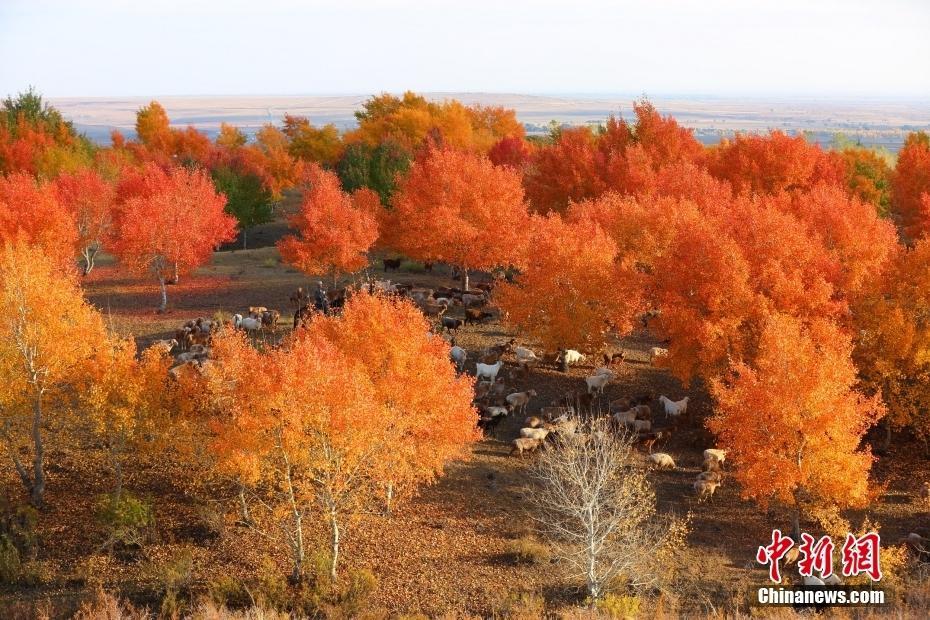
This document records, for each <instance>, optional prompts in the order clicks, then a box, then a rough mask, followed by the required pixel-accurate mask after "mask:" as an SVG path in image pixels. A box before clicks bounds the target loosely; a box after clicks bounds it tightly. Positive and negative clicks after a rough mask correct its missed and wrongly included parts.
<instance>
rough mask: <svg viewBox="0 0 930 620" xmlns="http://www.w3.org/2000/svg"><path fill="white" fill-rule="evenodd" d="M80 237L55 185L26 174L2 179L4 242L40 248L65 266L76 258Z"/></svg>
mask: <svg viewBox="0 0 930 620" xmlns="http://www.w3.org/2000/svg"><path fill="white" fill-rule="evenodd" d="M77 237H78V235H77V232H76V229H75V225H74V218H73V216H72V214H71V213H70V212H69V211H68V209H65V208H64V207H62V205H61V203H60V202H59V201H58V198H57V196H56V195H55V188H54V187H53V186H51V185H48V184H44V183H38V182H37V181H36V180H35V179H34V178H32V177H31V176H29V175H27V174H25V173H16V174H11V175H9V176H7V177H0V239H2V240H13V239H22V240H24V241H27V242H29V243H30V244H32V245H37V246H39V247H41V248H42V250H43V251H44V252H45V253H46V254H47V255H48V256H50V257H51V258H52V259H53V260H54V261H55V262H56V264H58V265H59V266H61V267H64V266H66V265H68V264H69V263H70V262H71V261H72V260H73V259H74V248H75V246H76V245H77Z"/></svg>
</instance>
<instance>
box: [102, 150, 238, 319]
mask: <svg viewBox="0 0 930 620" xmlns="http://www.w3.org/2000/svg"><path fill="white" fill-rule="evenodd" d="M121 189H123V194H122V196H121V199H122V202H121V203H120V205H119V206H118V208H117V211H116V221H115V233H114V238H113V244H112V245H113V252H114V253H115V254H116V255H117V256H118V257H119V259H120V261H121V263H122V264H123V265H124V266H125V267H126V268H127V269H129V270H130V271H132V272H134V273H136V274H139V275H148V276H150V277H153V278H154V279H156V280H157V281H158V282H159V283H160V284H161V289H162V303H161V308H162V309H164V308H165V307H166V305H167V293H166V291H165V283H166V282H167V281H168V280H171V279H173V278H176V277H177V276H179V275H184V274H187V273H190V272H191V271H192V270H193V269H194V268H196V267H199V266H200V265H202V264H204V263H206V262H207V261H208V260H209V259H210V257H211V256H212V253H213V251H214V250H215V249H216V247H217V246H218V245H219V244H220V243H222V242H224V241H230V240H232V239H233V238H235V230H236V222H235V220H234V219H233V218H231V217H230V216H229V215H227V214H226V213H225V211H224V210H223V207H224V205H225V203H226V200H225V198H224V197H223V196H222V195H221V194H217V193H216V190H215V189H214V187H213V182H212V181H211V180H210V177H209V176H208V175H207V174H206V173H205V172H202V171H196V170H195V171H190V170H187V169H186V168H181V167H177V168H172V169H170V170H168V171H167V172H166V171H165V170H163V169H162V168H160V167H158V166H156V165H155V164H149V165H147V166H146V167H145V168H144V169H143V170H142V171H140V172H138V173H132V175H131V177H129V178H127V179H126V180H125V182H124V183H123V184H122V185H121Z"/></svg>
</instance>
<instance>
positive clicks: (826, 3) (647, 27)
mask: <svg viewBox="0 0 930 620" xmlns="http://www.w3.org/2000/svg"><path fill="white" fill-rule="evenodd" d="M928 69H930V1H928V0H871V1H866V0H614V1H608V0H604V1H597V2H595V1H590V0H571V1H563V2H556V1H554V0H525V1H524V0H494V1H487V0H468V1H467V2H453V1H449V0H446V1H433V0H419V1H414V0H369V1H362V0H319V1H317V0H303V1H299V0H251V1H246V0H202V1H198V0H96V1H93V0H0V95H3V94H6V93H14V92H19V91H22V90H24V89H26V88H27V87H28V86H30V85H32V86H35V87H36V88H37V89H38V90H39V92H41V93H42V94H43V95H45V96H47V97H70V96H74V97H89V96H96V97H106V96H157V95H313V94H370V93H376V92H381V91H387V92H400V91H403V90H408V89H410V90H415V91H421V92H434V93H435V92H466V91H467V92H494V93H524V94H553V95H558V94H572V95H579V94H591V95H598V94H600V95H604V94H634V95H639V94H645V95H648V96H665V95H700V96H724V97H732V96H812V97H824V98H844V97H880V98H911V99H930V70H928Z"/></svg>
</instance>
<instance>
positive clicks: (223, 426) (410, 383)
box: [207, 294, 477, 578]
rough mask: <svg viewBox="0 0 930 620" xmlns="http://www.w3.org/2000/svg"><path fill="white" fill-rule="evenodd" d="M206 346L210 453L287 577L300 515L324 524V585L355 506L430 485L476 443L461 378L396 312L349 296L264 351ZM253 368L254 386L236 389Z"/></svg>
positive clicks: (295, 559)
mask: <svg viewBox="0 0 930 620" xmlns="http://www.w3.org/2000/svg"><path fill="white" fill-rule="evenodd" d="M215 347H216V363H215V366H214V368H211V370H210V371H209V372H208V375H207V376H208V381H209V385H210V388H209V390H210V394H211V402H212V405H211V406H210V410H211V417H212V420H213V422H212V424H211V429H212V431H213V438H212V440H211V442H210V449H211V451H212V452H213V454H214V455H215V457H216V458H217V459H218V462H219V463H220V467H221V468H222V469H221V470H222V471H225V472H228V473H229V474H230V475H232V476H233V477H234V478H235V479H237V480H238V481H239V483H240V484H241V485H242V487H243V489H244V493H243V504H242V505H243V507H246V506H248V504H249V501H250V498H254V497H260V498H262V502H261V504H260V505H262V506H265V507H266V508H267V509H268V511H267V512H266V513H263V514H261V515H259V514H252V513H249V514H250V518H254V519H255V522H254V527H259V528H261V527H265V525H263V524H268V527H269V528H273V529H272V530H269V531H271V532H273V536H274V537H275V539H278V540H280V541H281V543H282V545H283V546H284V548H287V549H288V550H289V557H290V559H291V566H292V572H293V574H294V577H296V578H300V577H301V576H302V575H303V574H304V571H305V570H306V561H307V560H306V555H305V543H304V542H303V541H304V533H303V528H304V523H305V520H306V519H309V518H311V515H319V517H321V518H322V519H323V520H324V521H325V522H326V523H327V525H328V529H329V533H330V544H329V550H330V555H329V558H328V560H329V568H330V572H331V575H332V577H333V578H335V576H336V570H337V566H338V562H339V557H340V552H341V548H342V540H343V536H344V535H345V531H346V528H347V527H348V526H349V525H350V524H351V523H352V521H353V520H354V519H355V517H356V516H357V515H358V513H359V511H360V510H362V509H363V507H364V506H366V505H367V504H368V503H370V502H372V501H375V500H376V498H378V497H385V493H388V494H389V495H388V497H390V496H391V495H390V494H392V493H394V492H398V491H406V492H410V491H412V490H413V489H414V488H415V485H417V484H422V483H424V482H429V481H431V480H433V479H434V478H435V477H436V476H437V475H438V474H439V473H440V472H441V470H442V466H443V464H444V463H445V462H446V461H448V460H449V459H451V458H453V457H456V456H461V455H462V454H463V449H464V448H465V446H466V445H467V444H468V443H469V442H470V441H471V440H473V439H475V438H476V437H477V435H476V428H475V422H476V421H477V416H476V414H475V412H474V410H473V409H472V408H471V395H472V390H471V382H470V380H468V379H465V378H460V377H458V376H457V375H456V373H455V371H454V369H453V368H452V366H451V364H450V363H449V361H448V345H447V344H445V343H444V342H443V341H442V340H441V339H438V338H433V337H430V335H429V332H428V325H427V323H426V321H425V319H424V318H423V316H422V315H421V314H420V313H419V311H418V310H416V309H415V308H414V307H413V306H412V305H409V304H407V303H405V302H395V301H390V300H388V299H384V298H381V297H372V296H368V295H367V294H360V295H358V296H356V297H353V298H352V299H351V300H349V302H348V303H347V304H346V307H345V310H344V313H343V315H342V316H341V317H323V316H321V317H318V318H316V319H315V320H313V321H311V323H310V324H309V326H308V328H307V329H305V330H301V331H300V332H298V333H296V334H294V335H293V336H292V337H290V338H288V339H287V340H285V342H284V343H282V344H281V346H280V347H275V348H273V349H271V350H270V351H267V352H265V353H259V352H258V351H256V350H255V349H253V348H251V346H250V345H249V344H248V343H247V342H246V341H245V340H244V339H243V338H242V337H240V336H238V335H235V334H224V335H223V336H222V337H221V338H219V339H218V340H217V342H216V344H215ZM258 367H261V368H262V369H263V370H262V373H260V375H261V376H257V377H256V380H255V381H242V380H238V378H241V377H242V376H245V373H249V371H250V369H255V368H258Z"/></svg>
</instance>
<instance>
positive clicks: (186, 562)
mask: <svg viewBox="0 0 930 620" xmlns="http://www.w3.org/2000/svg"><path fill="white" fill-rule="evenodd" d="M153 572H154V573H155V574H154V576H155V580H156V582H157V583H158V587H159V589H160V590H161V592H162V593H163V595H162V600H161V615H162V617H165V618H173V617H178V616H180V615H181V612H182V611H183V610H184V609H185V608H186V607H187V605H188V603H189V602H190V591H191V585H193V583H194V554H193V553H192V552H191V550H190V549H182V550H181V551H179V552H178V553H176V554H175V555H174V556H173V557H172V558H171V559H169V560H168V561H167V562H165V563H163V564H160V565H157V566H155V568H154V571H153Z"/></svg>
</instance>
